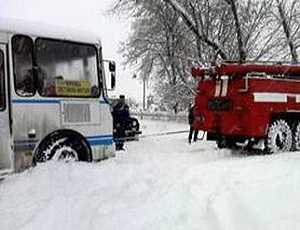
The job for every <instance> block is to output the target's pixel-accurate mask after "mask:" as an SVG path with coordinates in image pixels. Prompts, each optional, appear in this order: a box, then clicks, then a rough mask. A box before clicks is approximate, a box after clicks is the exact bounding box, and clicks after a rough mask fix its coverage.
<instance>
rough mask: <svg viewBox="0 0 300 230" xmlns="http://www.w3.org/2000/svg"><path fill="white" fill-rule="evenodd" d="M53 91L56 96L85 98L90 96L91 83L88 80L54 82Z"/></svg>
mask: <svg viewBox="0 0 300 230" xmlns="http://www.w3.org/2000/svg"><path fill="white" fill-rule="evenodd" d="M55 90H56V95H57V96H69V97H70V96H74V97H85V96H90V95H91V83H90V81H88V80H80V81H66V80H55Z"/></svg>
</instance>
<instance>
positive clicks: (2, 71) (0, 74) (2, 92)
mask: <svg viewBox="0 0 300 230" xmlns="http://www.w3.org/2000/svg"><path fill="white" fill-rule="evenodd" d="M7 92H8V74H7V55H6V45H4V44H1V43H0V176H1V174H3V173H4V172H8V171H11V170H12V169H13V163H12V162H13V160H12V149H11V141H12V140H11V131H10V130H11V129H10V119H9V103H8V93H7Z"/></svg>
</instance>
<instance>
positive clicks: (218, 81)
mask: <svg viewBox="0 0 300 230" xmlns="http://www.w3.org/2000/svg"><path fill="white" fill-rule="evenodd" d="M221 84H222V81H221V80H217V81H216V91H215V97H219V96H220V94H221Z"/></svg>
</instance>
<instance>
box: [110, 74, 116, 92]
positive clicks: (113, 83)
mask: <svg viewBox="0 0 300 230" xmlns="http://www.w3.org/2000/svg"><path fill="white" fill-rule="evenodd" d="M110 84H111V89H114V88H115V87H116V75H115V73H111V80H110Z"/></svg>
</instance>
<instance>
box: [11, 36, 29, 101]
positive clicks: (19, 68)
mask: <svg viewBox="0 0 300 230" xmlns="http://www.w3.org/2000/svg"><path fill="white" fill-rule="evenodd" d="M12 49H13V64H14V78H15V90H16V93H17V94H18V95H19V96H23V97H28V96H33V95H34V94H35V83H34V76H33V42H32V40H31V38H30V37H27V36H24V35H15V36H14V37H13V38H12Z"/></svg>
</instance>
